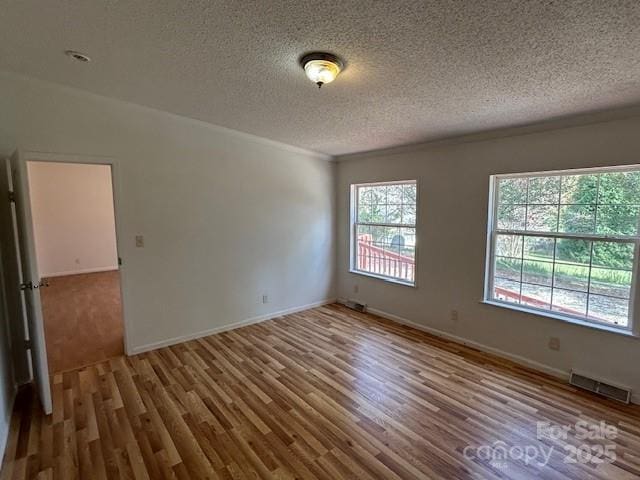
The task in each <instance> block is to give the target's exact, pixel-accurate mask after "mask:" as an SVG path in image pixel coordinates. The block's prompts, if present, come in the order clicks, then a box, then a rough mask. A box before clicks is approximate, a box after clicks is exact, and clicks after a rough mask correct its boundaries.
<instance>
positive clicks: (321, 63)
mask: <svg viewBox="0 0 640 480" xmlns="http://www.w3.org/2000/svg"><path fill="white" fill-rule="evenodd" d="M300 64H301V65H302V68H304V73H306V74H307V77H309V80H311V81H312V82H313V83H315V84H316V85H318V88H320V87H322V85H324V84H325V83H331V82H333V81H334V80H335V79H336V77H337V76H338V74H339V73H340V72H341V71H342V70H343V68H344V64H343V63H342V61H341V60H340V59H339V58H338V57H336V56H335V55H332V54H330V53H323V52H314V53H309V54H308V55H305V56H304V57H302V58H301V59H300Z"/></svg>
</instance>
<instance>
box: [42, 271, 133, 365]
mask: <svg viewBox="0 0 640 480" xmlns="http://www.w3.org/2000/svg"><path fill="white" fill-rule="evenodd" d="M47 280H48V282H49V286H48V287H47V288H43V289H41V291H40V295H41V298H42V313H43V316H44V328H45V337H46V341H47V355H48V360H49V371H50V372H51V373H54V372H62V371H64V370H71V369H73V368H79V367H82V366H84V365H89V364H92V363H96V362H99V361H103V360H107V359H109V358H112V357H117V356H120V355H123V354H124V327H123V322H122V302H121V300H120V272H118V271H109V272H97V273H84V274H80V275H65V276H62V277H51V278H49V279H47Z"/></svg>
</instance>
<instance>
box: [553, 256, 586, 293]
mask: <svg viewBox="0 0 640 480" xmlns="http://www.w3.org/2000/svg"><path fill="white" fill-rule="evenodd" d="M554 285H555V286H556V287H559V288H564V289H568V290H579V291H581V292H586V291H587V290H588V289H589V267H582V266H579V265H576V264H573V265H571V264H567V263H556V266H555V273H554Z"/></svg>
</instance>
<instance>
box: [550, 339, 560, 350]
mask: <svg viewBox="0 0 640 480" xmlns="http://www.w3.org/2000/svg"><path fill="white" fill-rule="evenodd" d="M549 348H550V349H551V350H560V339H559V338H558V337H549Z"/></svg>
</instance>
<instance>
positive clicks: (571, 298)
mask: <svg viewBox="0 0 640 480" xmlns="http://www.w3.org/2000/svg"><path fill="white" fill-rule="evenodd" d="M553 310H555V311H557V312H562V313H566V314H568V315H576V316H585V315H586V314H587V294H586V293H583V292H574V291H571V290H563V289H561V288H554V289H553Z"/></svg>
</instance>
